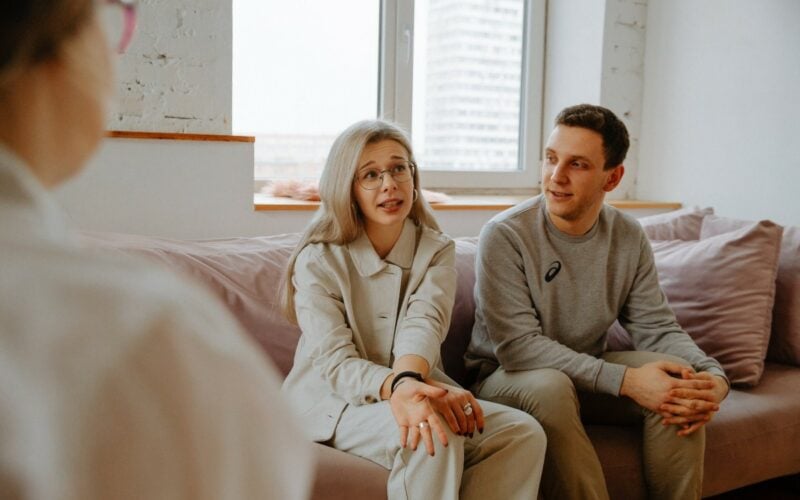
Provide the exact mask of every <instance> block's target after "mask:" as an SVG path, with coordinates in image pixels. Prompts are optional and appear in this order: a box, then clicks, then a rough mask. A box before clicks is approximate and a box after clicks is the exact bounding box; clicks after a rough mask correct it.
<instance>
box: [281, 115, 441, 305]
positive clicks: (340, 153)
mask: <svg viewBox="0 0 800 500" xmlns="http://www.w3.org/2000/svg"><path fill="white" fill-rule="evenodd" d="M383 140H391V141H395V142H397V143H398V144H400V145H401V146H402V147H403V148H404V149H405V150H406V152H407V153H408V160H409V161H410V162H411V163H413V164H415V165H416V161H415V160H414V150H413V149H412V147H411V141H410V140H409V139H408V135H407V134H406V132H405V131H404V130H403V129H401V128H400V127H399V126H397V125H395V124H394V123H391V122H388V121H385V120H363V121H360V122H357V123H354V124H353V125H351V126H349V127H348V128H347V129H345V130H344V131H343V132H342V133H341V134H339V136H338V137H337V138H336V140H335V141H334V143H333V146H331V150H330V152H329V153H328V159H327V160H326V162H325V167H324V169H323V171H322V176H321V177H320V181H319V194H320V200H321V201H320V207H319V210H317V213H316V214H315V215H314V218H313V219H312V221H311V223H310V224H309V226H308V227H307V228H306V230H305V232H304V233H303V236H302V237H301V239H300V242H299V243H298V245H297V248H296V249H295V251H294V253H293V254H292V256H291V258H290V260H289V265H288V266H287V270H286V273H285V275H284V282H283V291H282V293H283V296H282V302H283V312H284V314H285V315H286V316H287V317H288V318H289V319H291V320H294V301H293V296H294V287H293V286H292V274H293V273H294V263H295V260H296V259H297V255H298V254H299V253H300V251H302V249H303V248H305V247H306V245H308V244H311V243H333V244H337V245H344V244H347V243H350V242H351V241H353V240H355V239H356V238H358V237H359V236H360V235H361V233H362V232H363V231H364V216H363V214H362V213H361V211H360V209H359V208H358V203H357V202H356V199H355V196H354V194H353V188H354V185H355V184H354V183H355V180H356V172H357V171H358V160H359V158H360V157H361V153H362V152H363V151H364V147H365V146H366V145H368V144H373V143H376V142H380V141H383ZM414 189H415V190H416V191H417V194H416V195H415V197H414V198H415V199H414V201H413V204H412V206H411V212H410V213H409V215H408V216H409V218H411V220H413V221H414V223H416V224H417V225H420V226H425V227H429V228H431V229H434V230H437V231H438V230H439V225H438V224H437V222H436V219H435V217H434V216H433V211H432V210H431V208H430V205H428V202H427V201H425V198H424V197H423V196H422V195H420V194H419V192H420V189H421V186H420V180H419V169H418V168H414Z"/></svg>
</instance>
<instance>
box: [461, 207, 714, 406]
mask: <svg viewBox="0 0 800 500" xmlns="http://www.w3.org/2000/svg"><path fill="white" fill-rule="evenodd" d="M475 278H476V283H475V307H476V309H475V325H474V327H473V330H472V339H471V341H470V345H469V348H468V349H467V354H466V362H467V368H468V369H470V370H476V371H477V372H478V381H481V380H483V379H485V378H486V377H487V376H489V375H490V374H491V373H492V372H493V371H494V370H495V369H496V368H497V367H498V365H502V366H503V368H504V369H505V370H506V371H518V370H532V369H537V368H555V369H558V370H561V371H562V372H564V373H565V374H566V375H568V376H569V377H570V378H571V379H572V381H573V382H574V383H575V386H576V387H577V388H578V389H579V390H583V391H591V392H601V393H606V394H612V395H619V390H620V386H621V385H622V378H623V375H624V374H625V366H623V365H618V364H614V363H608V362H606V361H603V360H602V359H600V358H599V356H600V355H602V354H603V353H604V352H605V350H606V332H607V331H608V329H609V327H610V326H611V325H612V324H613V323H614V321H615V320H617V319H619V321H620V324H621V325H622V326H623V327H624V328H625V329H626V330H627V331H628V332H629V333H630V334H631V337H632V339H633V345H634V346H635V347H636V349H637V350H640V351H654V352H661V353H666V354H672V355H674V356H678V357H680V358H682V359H684V360H686V361H687V362H688V363H690V364H691V365H692V366H693V367H694V369H695V370H697V371H708V372H710V373H714V374H718V375H722V376H724V372H723V370H722V367H721V366H720V365H719V363H718V362H717V361H716V360H714V359H712V358H710V357H708V356H706V355H705V353H704V352H703V351H702V350H700V348H699V347H697V345H696V344H695V343H694V341H693V340H692V339H691V338H690V337H689V335H688V334H687V333H686V332H685V331H684V330H683V329H682V328H681V327H680V326H679V325H678V323H677V322H676V320H675V315H674V314H673V313H672V310H671V309H670V307H669V305H668V304H667V298H666V296H665V295H664V293H663V291H662V290H661V287H660V286H659V284H658V274H657V273H656V267H655V262H654V259H653V251H652V249H651V248H650V244H649V242H648V241H647V238H646V236H645V234H644V232H643V231H642V228H641V227H640V226H639V224H638V223H637V222H636V220H635V219H633V218H631V217H629V216H627V215H625V214H623V213H621V212H620V211H618V210H616V209H615V208H613V207H610V206H608V205H604V206H603V209H602V210H601V212H600V217H599V219H598V221H597V222H596V223H595V225H594V226H593V227H592V229H591V230H590V231H589V232H588V233H586V234H584V235H581V236H570V235H567V234H565V233H563V232H561V231H559V230H558V229H557V228H556V227H555V226H554V225H553V223H552V222H551V221H550V218H549V217H548V216H547V211H546V201H545V198H544V197H542V196H537V197H535V198H532V199H530V200H528V201H525V202H523V203H521V204H519V205H517V206H515V207H512V208H510V209H508V210H506V211H504V212H502V213H500V214H498V215H497V216H495V217H494V218H492V220H490V221H489V222H488V223H487V224H486V226H485V227H484V228H483V230H482V231H481V235H480V242H479V247H478V256H477V259H476V263H475Z"/></svg>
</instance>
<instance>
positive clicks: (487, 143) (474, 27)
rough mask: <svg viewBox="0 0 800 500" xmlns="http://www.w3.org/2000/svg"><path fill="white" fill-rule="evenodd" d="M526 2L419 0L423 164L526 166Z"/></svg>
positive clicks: (418, 110)
mask: <svg viewBox="0 0 800 500" xmlns="http://www.w3.org/2000/svg"><path fill="white" fill-rule="evenodd" d="M524 4H525V2H524V0H458V1H456V0H417V1H416V4H415V7H414V17H415V19H414V98H413V111H412V117H413V118H412V130H413V143H414V149H415V153H416V156H417V159H418V162H419V164H420V168H422V169H431V170H486V171H509V170H518V169H519V168H520V165H519V160H518V152H519V128H520V127H519V124H520V104H521V99H520V91H521V83H522V52H523V37H524V31H523V19H524V7H525V6H524Z"/></svg>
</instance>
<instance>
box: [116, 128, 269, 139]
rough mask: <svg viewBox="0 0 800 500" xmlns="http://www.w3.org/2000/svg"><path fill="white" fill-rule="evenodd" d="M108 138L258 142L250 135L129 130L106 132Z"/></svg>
mask: <svg viewBox="0 0 800 500" xmlns="http://www.w3.org/2000/svg"><path fill="white" fill-rule="evenodd" d="M106 137H111V138H114V139H157V140H168V141H214V142H256V138H255V137H253V136H249V135H222V134H177V133H172V132H131V131H127V130H108V131H106Z"/></svg>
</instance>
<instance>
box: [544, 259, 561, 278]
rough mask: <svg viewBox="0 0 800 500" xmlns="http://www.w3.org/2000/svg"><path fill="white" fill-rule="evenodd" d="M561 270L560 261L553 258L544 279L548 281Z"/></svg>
mask: <svg viewBox="0 0 800 500" xmlns="http://www.w3.org/2000/svg"><path fill="white" fill-rule="evenodd" d="M560 270H561V262H559V261H557V260H555V261H553V262H552V263H551V264H550V268H549V269H548V270H547V273H545V275H544V280H545V281H546V282H548V283H550V282H551V281H553V278H555V277H556V274H558V272H559V271H560Z"/></svg>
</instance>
